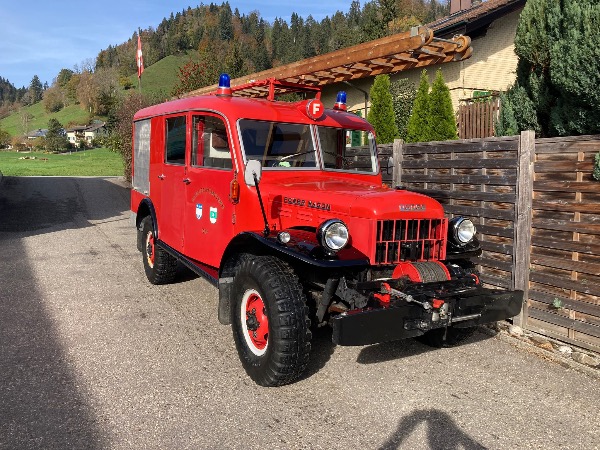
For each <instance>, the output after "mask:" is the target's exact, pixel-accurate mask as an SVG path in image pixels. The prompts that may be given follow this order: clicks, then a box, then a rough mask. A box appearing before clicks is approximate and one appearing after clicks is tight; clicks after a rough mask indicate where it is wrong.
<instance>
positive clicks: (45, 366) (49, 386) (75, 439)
mask: <svg viewBox="0 0 600 450" xmlns="http://www.w3.org/2000/svg"><path fill="white" fill-rule="evenodd" d="M30 180H31V179H28V178H23V179H15V178H12V177H7V179H6V180H5V181H4V183H3V185H2V189H1V190H0V248H1V249H2V257H1V258H0V361H1V364H0V417H1V418H2V419H1V420H0V448H14V449H17V448H56V449H59V448H60V449H66V448H89V449H95V448H101V447H103V445H102V443H103V438H102V436H101V433H100V431H99V427H98V426H97V419H96V418H95V416H94V413H93V411H92V409H91V407H90V405H89V403H88V402H87V401H86V398H85V393H84V392H83V391H82V389H81V387H80V386H79V384H78V381H77V377H76V375H75V371H74V369H73V367H72V365H71V364H70V363H69V361H68V357H67V355H66V352H65V350H64V349H63V348H62V346H61V339H60V336H59V335H58V332H57V329H56V326H55V325H54V323H53V321H52V319H51V317H50V316H49V314H48V311H47V309H46V307H45V305H44V298H43V296H42V294H41V292H42V289H40V287H39V286H38V285H37V281H36V275H35V273H34V272H33V270H32V267H31V265H30V262H29V261H28V259H27V257H26V255H27V251H26V248H25V245H24V243H23V238H24V237H25V236H27V235H35V234H38V233H40V232H43V230H45V229H47V228H49V227H54V226H59V227H60V226H66V227H72V226H73V225H71V222H73V223H76V222H77V221H76V220H74V219H75V217H74V214H77V213H79V212H81V204H79V203H78V199H77V196H71V197H70V198H69V200H67V201H65V202H60V203H56V202H53V201H52V195H53V192H54V190H53V189H56V188H60V187H65V184H69V181H68V179H64V180H62V181H61V179H58V180H59V181H58V182H57V184H58V186H55V187H53V188H48V189H47V190H46V192H44V187H47V184H48V183H50V182H52V180H57V179H56V178H49V179H47V180H46V181H44V182H43V183H41V184H39V183H35V182H32V181H30ZM94 181H95V182H100V181H102V180H94ZM92 182H93V181H92V180H90V183H92ZM20 183H22V184H20ZM104 183H107V182H104ZM101 185H102V183H99V184H98V188H100V186H101ZM74 192H76V191H74ZM11 194H13V195H12V196H11ZM77 195H79V194H77ZM121 207H122V204H120V205H118V207H117V205H112V206H110V205H107V206H105V207H104V208H103V209H104V213H108V212H109V211H111V209H112V211H113V212H114V211H115V209H118V208H121ZM104 213H103V214H104ZM107 217H108V216H107ZM79 222H81V221H79ZM9 261H10V262H11V263H10V264H9V263H8V262H9Z"/></svg>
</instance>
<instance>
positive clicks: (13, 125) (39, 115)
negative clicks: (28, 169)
mask: <svg viewBox="0 0 600 450" xmlns="http://www.w3.org/2000/svg"><path fill="white" fill-rule="evenodd" d="M23 110H24V111H26V112H27V113H29V114H31V115H32V116H33V119H31V122H29V125H28V129H29V131H32V130H37V129H38V128H48V121H49V120H50V119H51V118H55V119H56V120H58V121H59V122H60V123H61V124H62V125H63V126H64V127H66V126H67V124H68V123H70V122H76V123H78V124H82V125H85V124H87V123H88V122H89V114H88V113H87V112H86V111H84V110H83V109H81V107H80V106H79V105H71V106H67V107H66V108H63V109H61V110H60V111H58V112H56V113H52V114H49V113H47V112H46V110H45V109H44V105H43V103H42V102H39V103H36V104H35V105H31V106H26V107H24V108H23ZM0 128H1V129H3V130H4V131H7V132H8V134H10V135H11V136H18V135H22V134H23V125H22V124H21V114H19V113H18V112H17V113H14V114H11V115H10V116H8V117H5V118H4V119H2V120H0Z"/></svg>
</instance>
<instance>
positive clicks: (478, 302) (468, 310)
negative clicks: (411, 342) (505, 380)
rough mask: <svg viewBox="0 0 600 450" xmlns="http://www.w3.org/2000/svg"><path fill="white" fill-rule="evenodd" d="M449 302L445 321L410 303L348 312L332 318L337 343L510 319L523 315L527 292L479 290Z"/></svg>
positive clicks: (371, 340)
mask: <svg viewBox="0 0 600 450" xmlns="http://www.w3.org/2000/svg"><path fill="white" fill-rule="evenodd" d="M445 301H449V302H450V303H451V305H452V306H451V309H450V314H449V315H448V317H447V318H446V319H445V320H439V319H438V320H436V318H435V316H434V313H435V311H431V310H430V311H427V310H425V309H424V308H423V307H421V306H420V305H417V304H415V303H406V302H397V303H396V304H390V306H388V307H380V308H365V309H359V310H353V311H346V312H344V313H342V314H339V315H337V316H335V317H333V318H332V325H333V338H332V339H333V342H334V343H335V344H338V345H369V344H376V343H379V342H386V341H394V340H398V339H405V338H411V337H415V336H420V335H422V334H424V333H425V332H427V331H429V330H432V329H435V328H442V327H446V326H454V327H457V328H466V327H473V326H476V325H482V324H485V323H490V322H495V321H498V320H504V319H508V318H510V317H514V316H516V315H518V314H519V313H520V311H521V308H522V305H523V291H502V290H492V289H484V288H478V289H476V290H473V291H470V292H468V293H463V294H461V295H460V297H454V298H448V299H445Z"/></svg>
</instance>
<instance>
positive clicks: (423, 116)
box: [406, 69, 431, 142]
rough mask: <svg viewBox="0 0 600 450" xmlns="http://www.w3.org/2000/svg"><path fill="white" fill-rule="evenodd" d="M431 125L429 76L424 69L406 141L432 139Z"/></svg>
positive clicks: (409, 120) (409, 121)
mask: <svg viewBox="0 0 600 450" xmlns="http://www.w3.org/2000/svg"><path fill="white" fill-rule="evenodd" d="M429 127H430V125H429V78H428V77H427V70H425V69H423V72H421V80H420V82H419V88H418V89H417V95H416V97H415V102H414V104H413V107H412V113H411V115H410V118H409V119H408V125H407V129H406V142H427V141H430V140H431V139H430V136H431V131H430V128H429Z"/></svg>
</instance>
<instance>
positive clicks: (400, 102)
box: [390, 78, 417, 141]
mask: <svg viewBox="0 0 600 450" xmlns="http://www.w3.org/2000/svg"><path fill="white" fill-rule="evenodd" d="M390 93H391V94H392V103H393V105H394V116H395V119H396V127H398V136H399V137H400V139H403V140H404V141H406V132H407V126H408V119H409V117H410V113H411V111H412V107H413V103H414V102H415V97H416V95H417V89H416V88H415V85H414V84H413V83H412V82H410V81H408V80H407V79H405V78H404V79H401V80H398V81H395V82H393V83H391V87H390Z"/></svg>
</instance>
